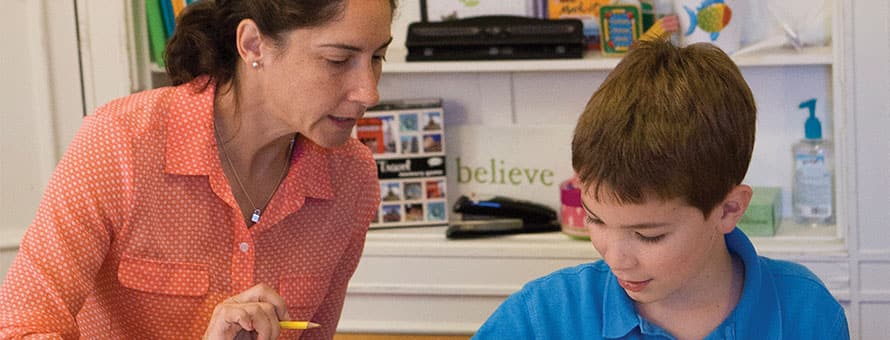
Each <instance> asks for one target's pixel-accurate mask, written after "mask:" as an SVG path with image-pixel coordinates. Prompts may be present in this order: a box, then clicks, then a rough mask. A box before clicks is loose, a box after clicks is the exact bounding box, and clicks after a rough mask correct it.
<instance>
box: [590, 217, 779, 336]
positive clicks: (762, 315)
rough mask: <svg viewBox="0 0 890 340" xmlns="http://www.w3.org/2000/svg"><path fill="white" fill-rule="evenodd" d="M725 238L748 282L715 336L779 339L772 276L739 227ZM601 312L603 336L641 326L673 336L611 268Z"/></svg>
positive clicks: (622, 333) (620, 333) (623, 332)
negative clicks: (646, 313)
mask: <svg viewBox="0 0 890 340" xmlns="http://www.w3.org/2000/svg"><path fill="white" fill-rule="evenodd" d="M724 240H725V241H726V246H727V248H728V249H729V251H730V252H731V253H733V254H736V255H738V256H739V258H741V260H742V263H744V265H745V285H744V288H743V289H742V296H741V298H740V299H739V303H738V304H737V305H736V307H735V308H734V309H733V311H732V313H730V315H729V316H728V317H727V318H726V320H724V321H723V323H721V324H720V326H718V327H717V329H716V330H715V332H714V333H712V335H713V336H717V338H720V339H731V338H736V339H749V338H750V339H754V338H763V339H774V338H778V337H779V336H778V334H776V333H777V332H778V330H780V329H782V328H781V317H780V315H779V308H780V306H779V302H778V301H779V299H778V297H777V296H776V294H777V293H776V288H775V285H774V284H773V281H772V278H771V277H765V275H766V276H768V274H766V273H764V272H763V268H762V266H761V262H760V258H759V257H758V256H757V252H756V251H755V250H754V245H753V244H751V241H750V240H749V239H748V237H747V236H745V234H744V233H743V232H742V231H741V230H739V229H738V228H736V229H734V230H733V231H732V232H730V233H729V234H726V235H724ZM602 315H603V320H602V322H603V323H602V325H603V334H602V336H603V338H606V339H614V338H621V337H624V336H626V335H627V334H628V333H630V332H631V331H633V330H634V328H636V327H640V331H641V333H643V334H648V335H663V336H666V337H669V338H670V336H668V334H667V333H666V332H665V331H664V330H663V329H661V328H660V327H658V326H656V325H654V324H651V323H649V322H648V321H646V320H645V319H643V317H642V316H640V315H639V314H638V313H637V312H636V307H634V302H633V300H631V299H630V297H628V296H627V293H626V292H625V291H624V289H622V288H621V286H620V285H619V284H618V281H617V279H616V278H615V276H614V275H612V273H611V271H610V272H609V275H608V277H607V279H606V285H605V288H604V291H603V310H602ZM708 338H710V336H709V337H708ZM706 339H707V338H706Z"/></svg>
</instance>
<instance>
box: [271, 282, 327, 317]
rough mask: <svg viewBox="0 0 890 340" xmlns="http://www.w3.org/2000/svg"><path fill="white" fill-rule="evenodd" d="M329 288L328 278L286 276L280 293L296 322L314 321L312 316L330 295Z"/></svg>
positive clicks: (280, 284) (281, 284)
mask: <svg viewBox="0 0 890 340" xmlns="http://www.w3.org/2000/svg"><path fill="white" fill-rule="evenodd" d="M328 288H329V287H328V277H326V276H323V275H286V276H282V277H281V282H280V283H279V293H280V294H281V297H283V298H284V301H285V302H286V303H287V312H288V314H290V316H291V318H292V319H294V320H309V321H312V316H313V315H315V312H316V310H317V309H318V307H319V306H320V305H321V303H322V302H323V301H324V298H325V296H327V295H328Z"/></svg>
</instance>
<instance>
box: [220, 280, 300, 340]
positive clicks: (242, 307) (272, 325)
mask: <svg viewBox="0 0 890 340" xmlns="http://www.w3.org/2000/svg"><path fill="white" fill-rule="evenodd" d="M289 319H290V316H289V315H288V313H287V305H286V303H285V302H284V298H282V297H281V296H280V295H278V293H277V292H276V291H275V290H274V289H272V288H271V287H269V286H268V285H265V284H258V285H256V286H253V287H251V288H250V289H247V290H245V291H243V292H241V293H240V294H238V295H235V296H233V297H230V298H228V299H226V300H225V301H223V302H222V303H220V304H219V305H217V306H216V308H215V309H214V311H213V315H212V316H211V318H210V324H209V325H208V326H207V332H206V334H205V336H204V338H205V339H226V340H229V339H233V338H235V336H236V335H244V334H243V333H241V331H247V332H251V333H253V334H254V335H255V336H256V338H257V339H261V340H272V339H277V338H278V336H279V335H280V334H281V327H280V326H279V325H278V321H280V320H289Z"/></svg>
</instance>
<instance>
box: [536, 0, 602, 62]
mask: <svg viewBox="0 0 890 340" xmlns="http://www.w3.org/2000/svg"><path fill="white" fill-rule="evenodd" d="M543 1H545V2H544V4H545V5H546V6H545V8H544V18H547V19H563V18H576V19H579V20H581V22H582V23H583V24H584V42H585V44H586V45H587V49H588V50H599V48H600V7H602V6H606V5H610V4H612V0H543Z"/></svg>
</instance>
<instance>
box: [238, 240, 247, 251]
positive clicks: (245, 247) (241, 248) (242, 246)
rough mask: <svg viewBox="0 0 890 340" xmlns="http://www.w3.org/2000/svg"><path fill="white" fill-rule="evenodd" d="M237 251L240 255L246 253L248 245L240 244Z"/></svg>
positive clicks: (245, 243)
mask: <svg viewBox="0 0 890 340" xmlns="http://www.w3.org/2000/svg"><path fill="white" fill-rule="evenodd" d="M238 249H240V250H241V252H242V253H246V252H247V251H249V250H250V245H249V244H247V242H241V244H239V245H238Z"/></svg>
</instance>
